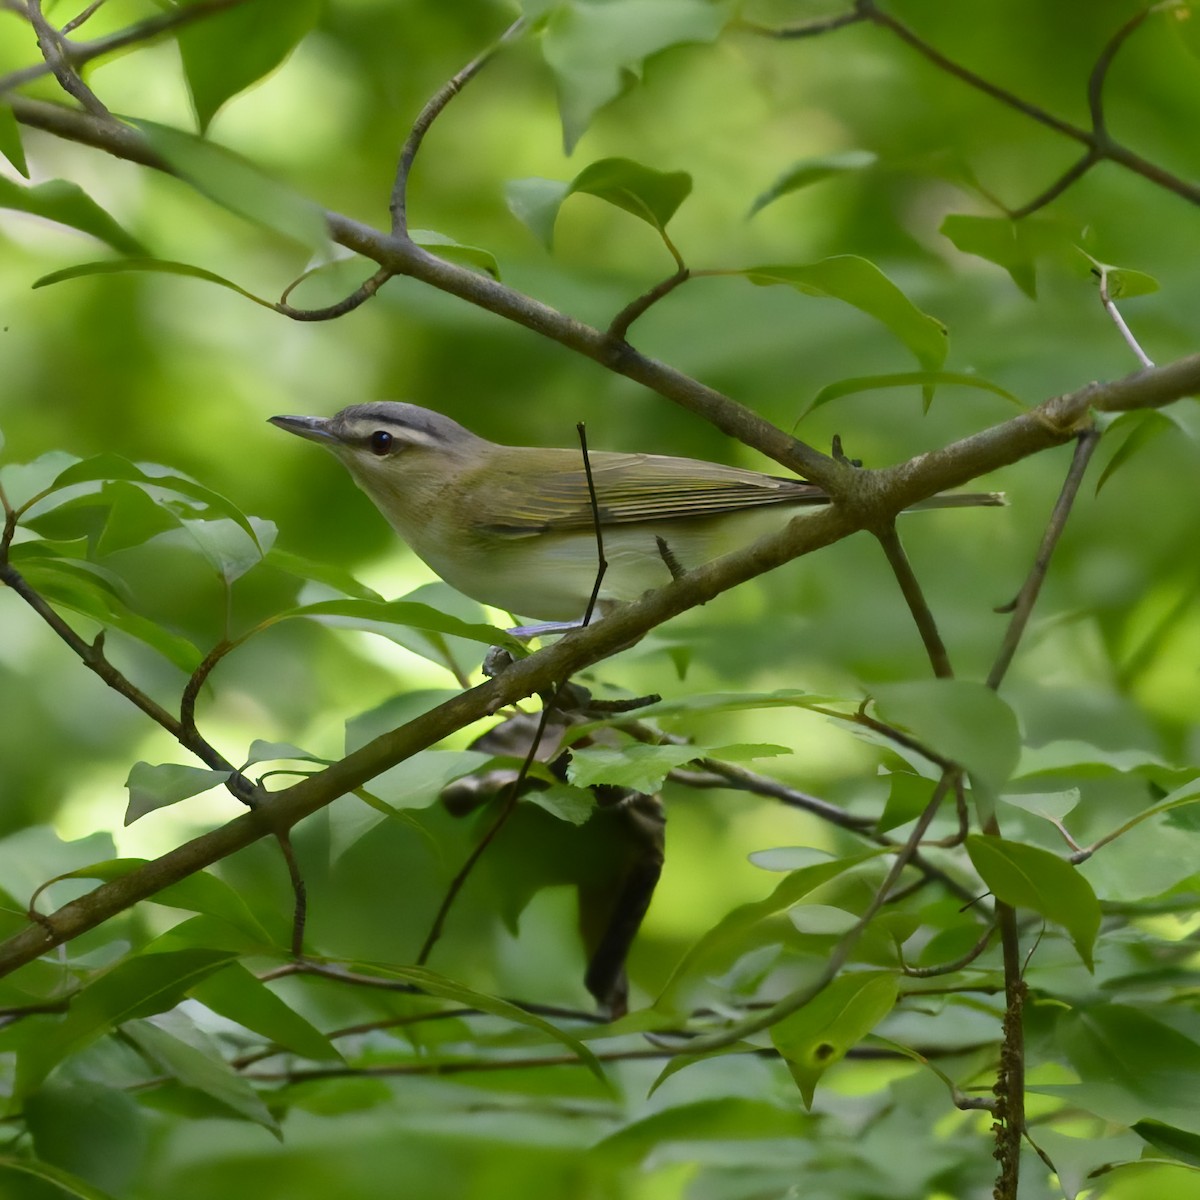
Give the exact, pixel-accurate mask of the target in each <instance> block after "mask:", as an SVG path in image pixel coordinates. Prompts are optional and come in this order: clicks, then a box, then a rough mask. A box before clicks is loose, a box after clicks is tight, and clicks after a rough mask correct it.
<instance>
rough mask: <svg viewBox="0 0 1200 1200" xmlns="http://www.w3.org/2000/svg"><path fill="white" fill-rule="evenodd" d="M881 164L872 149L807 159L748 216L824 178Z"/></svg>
mask: <svg viewBox="0 0 1200 1200" xmlns="http://www.w3.org/2000/svg"><path fill="white" fill-rule="evenodd" d="M878 161H879V158H878V155H875V154H873V153H872V152H871V151H870V150H842V151H840V152H838V153H835V154H821V155H818V156H816V157H815V158H806V159H803V160H801V161H800V162H798V163H796V164H795V166H793V167H789V168H788V170H786V171H785V172H784V173H783V174H782V175H780V177H779V178H778V179H776V180H775V182H774V183H773V184H771V186H770V187H769V188H767V190H766V191H765V192H763V193H761V194H760V195H759V196H758V197H757V198H756V199H755V201H754V203H753V204H751V205H750V211H749V212H748V213H747V214H746V216H747V217H752V216H754V214H755V213H758V212H761V211H762V210H763V209H764V208H766V207H767V205H768V204H772V203H774V201H776V200H778V199H779V197H780V196H787V195H790V194H791V193H792V192H798V191H800V189H801V188H806V187H809V186H811V185H812V184H814V183H819V182H820V181H821V180H822V179H829V178H831V177H832V176H834V175H845V174H848V173H850V172H854V171H865V170H866V169H867V168H868V167H873V166H874V165H875V164H876V163H877V162H878Z"/></svg>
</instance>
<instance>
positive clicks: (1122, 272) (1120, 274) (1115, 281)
mask: <svg viewBox="0 0 1200 1200" xmlns="http://www.w3.org/2000/svg"><path fill="white" fill-rule="evenodd" d="M1104 275H1105V279H1106V280H1107V283H1108V298H1109V299H1110V300H1132V299H1133V298H1134V297H1135V296H1149V295H1151V294H1152V293H1154V292H1157V291H1158V289H1159V282H1158V280H1157V279H1155V278H1154V276H1153V275H1147V274H1146V272H1145V271H1134V270H1132V269H1131V268H1129V267H1106V268H1105V272H1104Z"/></svg>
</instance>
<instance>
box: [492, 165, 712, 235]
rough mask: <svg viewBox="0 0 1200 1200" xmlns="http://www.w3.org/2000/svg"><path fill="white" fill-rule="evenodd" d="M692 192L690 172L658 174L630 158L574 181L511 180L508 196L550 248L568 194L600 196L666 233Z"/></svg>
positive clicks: (586, 172) (512, 208) (590, 168)
mask: <svg viewBox="0 0 1200 1200" xmlns="http://www.w3.org/2000/svg"><path fill="white" fill-rule="evenodd" d="M691 190H692V177H691V176H690V175H689V174H688V173H687V172H686V171H656V170H654V169H653V168H652V167H644V166H642V164H641V163H637V162H634V161H633V160H632V159H628V158H602V159H599V160H597V161H596V162H594V163H592V164H591V165H590V166H587V167H584V169H583V170H582V171H580V172H579V174H578V175H576V176H575V178H574V179H572V180H571V182H570V183H559V182H558V181H557V180H553V179H513V180H510V181H509V183H508V184H507V186H506V189H505V195H506V198H507V201H508V207H509V210H510V211H511V212H512V214H513V215H514V216H515V217H516V218H517V219H518V220H519V221H521V222H523V223H524V224H525V225H526V226H528V228H529V229H530V230H531V231H532V232H533V233H534V235H535V236H536V237H537V238H538V240H539V241H540V242H541V243H542V244H543V245H544V246H545V247H546V249H547V250H550V249H552V248H553V244H554V224H555V221H556V220H557V219H558V210H559V209H560V208H561V207H562V203H563V201H564V200H566V198H567V197H568V196H574V195H587V196H595V197H597V199H600V200H603V201H605V202H606V203H608V204H612V205H614V206H615V207H616V208H620V209H623V210H624V211H625V212H627V213H632V214H633V216H635V217H637V218H638V220H640V221H645V222H646V224H647V225H650V226H651V227H652V228H654V229H656V230H657V231H658V232H659V233H660V234H661V233H663V232H664V230H665V229H666V226H667V222H668V221H670V219H671V218H672V217H673V216H674V215H675V211H676V209H678V208H679V206H680V204H682V203H683V201H684V200H685V199H687V197H688V194H689V193H690V192H691Z"/></svg>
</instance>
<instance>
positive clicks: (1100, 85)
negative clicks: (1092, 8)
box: [1087, 4, 1160, 142]
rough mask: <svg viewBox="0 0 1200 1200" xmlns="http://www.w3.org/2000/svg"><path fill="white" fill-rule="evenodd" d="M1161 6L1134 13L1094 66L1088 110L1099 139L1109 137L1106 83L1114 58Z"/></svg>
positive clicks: (1088, 90) (1089, 89)
mask: <svg viewBox="0 0 1200 1200" xmlns="http://www.w3.org/2000/svg"><path fill="white" fill-rule="evenodd" d="M1159 7H1160V6H1159V5H1154V4H1152V5H1150V6H1149V7H1148V8H1143V9H1142V10H1141V11H1140V12H1136V13H1134V14H1133V16H1132V17H1130V18H1129V20H1128V21H1126V22H1125V24H1124V25H1122V26H1121V28H1120V29H1118V30H1117V32H1116V33H1114V34H1113V35H1112V37H1111V38H1109V39H1108V42H1107V43H1106V44H1105V46H1104V49H1103V50H1101V51H1100V55H1099V57H1098V58H1097V59H1096V62H1095V65H1094V66H1093V67H1092V73H1091V75H1090V76H1089V77H1088V89H1087V95H1088V112H1089V113H1090V114H1091V117H1092V134H1093V136H1094V137H1095V138H1096V139H1097V141H1100V142H1103V141H1107V139H1108V123H1107V121H1106V120H1105V118H1104V84H1105V82H1106V80H1107V78H1108V71H1109V68H1110V67H1111V66H1112V63H1113V59H1114V58H1116V56H1117V52H1118V51H1119V50H1120V49H1121V47H1122V46H1123V45H1125V42H1126V41H1127V40H1128V38H1129V36H1130V35H1131V34H1132V33H1133V32H1134V31H1135V30H1136V29H1137V28H1138V27H1139V26H1140V25H1141V24H1142V22H1143V21H1145V19H1146V18H1147V17H1148V16H1149V15H1150V14H1151V13H1152V12H1154V11H1155V10H1156V9H1157V8H1159Z"/></svg>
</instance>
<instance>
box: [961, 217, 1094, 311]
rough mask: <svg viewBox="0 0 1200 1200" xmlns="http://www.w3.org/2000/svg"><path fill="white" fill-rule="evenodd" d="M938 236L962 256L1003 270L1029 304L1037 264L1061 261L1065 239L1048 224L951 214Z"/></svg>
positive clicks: (1067, 245)
mask: <svg viewBox="0 0 1200 1200" xmlns="http://www.w3.org/2000/svg"><path fill="white" fill-rule="evenodd" d="M941 233H942V234H943V235H944V236H945V237H947V238H949V239H950V241H951V242H953V243H954V245H955V246H956V247H957V248H958V249H959V250H961V251H962V252H963V253H964V254H973V255H975V256H976V257H978V258H983V259H986V260H987V261H988V262H992V263H995V264H996V265H997V266H999V267H1003V268H1004V270H1006V271H1007V272H1008V273H1009V275H1010V276H1011V278H1012V281H1013V283H1015V284H1016V285H1017V287H1019V288H1020V289H1021V291H1023V292H1024V293H1025V294H1026V295H1027V296H1028V297H1029V298H1030V299H1031V300H1036V299H1037V264H1038V262H1039V260H1041V259H1043V258H1065V257H1067V256H1068V255H1069V253H1070V250H1071V240H1070V237H1069V235H1068V234H1067V233H1066V232H1065V231H1064V230H1063V229H1062V228H1061V227H1060V226H1058V225H1056V224H1054V223H1052V222H1049V221H1040V220H1037V219H1034V218H1029V217H1027V218H1025V219H1024V220H1021V221H1013V220H1010V219H1009V218H1008V217H975V216H964V215H961V214H957V213H952V214H951V215H950V216H948V217H947V218H946V219H945V220H944V221H943V222H942V227H941Z"/></svg>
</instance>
